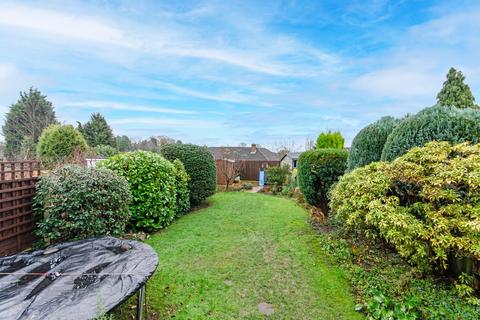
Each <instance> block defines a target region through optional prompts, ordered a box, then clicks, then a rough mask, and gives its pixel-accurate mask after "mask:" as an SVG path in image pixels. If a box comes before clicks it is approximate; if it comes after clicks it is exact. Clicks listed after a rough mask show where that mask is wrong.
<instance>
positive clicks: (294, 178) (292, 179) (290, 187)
mask: <svg viewBox="0 0 480 320" xmlns="http://www.w3.org/2000/svg"><path fill="white" fill-rule="evenodd" d="M297 187H298V171H297V169H296V168H295V169H293V170H292V171H291V172H290V174H289V175H288V176H287V180H286V182H285V186H284V187H283V189H282V194H283V195H285V196H289V197H293V195H294V191H295V189H296V188H297Z"/></svg>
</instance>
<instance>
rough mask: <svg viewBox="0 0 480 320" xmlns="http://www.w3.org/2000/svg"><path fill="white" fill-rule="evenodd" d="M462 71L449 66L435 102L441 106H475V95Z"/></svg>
mask: <svg viewBox="0 0 480 320" xmlns="http://www.w3.org/2000/svg"><path fill="white" fill-rule="evenodd" d="M464 81H465V76H464V75H463V73H462V71H457V70H456V69H455V68H450V70H449V71H448V74H447V80H446V81H445V82H444V83H443V88H442V90H441V91H440V92H439V93H438V95H437V103H438V104H439V105H442V106H449V107H457V108H461V109H463V108H475V107H476V105H475V97H474V96H473V94H472V91H471V90H470V87H469V86H468V84H466V83H465V82H464Z"/></svg>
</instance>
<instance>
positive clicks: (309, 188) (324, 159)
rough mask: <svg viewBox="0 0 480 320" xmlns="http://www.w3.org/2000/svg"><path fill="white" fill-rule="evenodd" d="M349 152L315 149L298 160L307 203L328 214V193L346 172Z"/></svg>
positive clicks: (299, 181) (302, 187)
mask: <svg viewBox="0 0 480 320" xmlns="http://www.w3.org/2000/svg"><path fill="white" fill-rule="evenodd" d="M347 158H348V151H346V150H343V149H315V150H310V151H306V152H303V153H302V154H300V157H299V159H298V164H297V169H298V184H299V186H300V190H301V191H302V193H303V195H304V196H305V199H306V200H307V202H308V203H309V204H311V205H313V206H317V207H320V208H321V209H322V211H323V212H324V213H325V214H326V213H327V212H328V192H329V190H330V188H331V187H332V185H333V184H334V183H335V182H336V181H337V180H338V178H339V177H340V176H341V175H342V174H343V173H344V172H345V168H346V166H347Z"/></svg>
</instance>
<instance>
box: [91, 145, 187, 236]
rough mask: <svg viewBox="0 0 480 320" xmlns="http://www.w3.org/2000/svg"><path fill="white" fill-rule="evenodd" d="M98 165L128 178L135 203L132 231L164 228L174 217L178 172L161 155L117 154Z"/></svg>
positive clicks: (132, 203) (131, 209)
mask: <svg viewBox="0 0 480 320" xmlns="http://www.w3.org/2000/svg"><path fill="white" fill-rule="evenodd" d="M99 166H101V167H105V168H108V169H110V170H113V171H115V172H116V173H117V174H119V175H121V176H123V177H125V178H126V179H127V181H128V184H129V185H130V191H131V193H132V196H133V200H132V202H131V204H130V211H131V212H132V218H131V221H130V225H131V227H132V229H133V230H135V231H137V230H144V231H151V230H155V229H161V228H163V227H165V226H167V225H168V224H170V222H171V221H172V220H173V219H174V218H175V216H176V215H177V213H178V211H181V209H180V210H179V209H178V203H177V189H176V185H177V176H176V174H177V169H176V168H175V166H174V165H173V164H172V163H170V162H169V161H168V160H166V159H165V158H163V157H162V156H161V155H159V154H156V153H153V152H148V151H135V152H127V153H121V154H117V155H115V156H113V157H110V158H108V159H106V160H104V161H102V162H100V163H99Z"/></svg>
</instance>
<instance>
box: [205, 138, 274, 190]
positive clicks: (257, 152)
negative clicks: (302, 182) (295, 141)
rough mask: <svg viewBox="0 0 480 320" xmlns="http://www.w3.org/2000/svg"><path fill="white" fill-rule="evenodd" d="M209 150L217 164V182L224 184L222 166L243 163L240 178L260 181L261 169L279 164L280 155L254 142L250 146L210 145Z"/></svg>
mask: <svg viewBox="0 0 480 320" xmlns="http://www.w3.org/2000/svg"><path fill="white" fill-rule="evenodd" d="M208 150H209V151H210V153H211V154H212V155H213V157H214V159H215V164H216V166H217V184H219V185H224V184H225V181H224V177H223V176H222V174H221V171H222V168H223V167H224V166H225V165H226V166H229V165H232V164H233V163H235V162H237V163H241V164H242V166H241V172H240V178H241V179H242V180H250V181H258V178H259V174H260V171H261V170H265V169H266V168H268V167H271V166H279V165H280V158H279V156H278V155H277V154H276V153H275V152H272V151H270V150H268V149H267V148H262V147H258V146H257V145H256V144H252V145H251V146H250V147H209V148H208Z"/></svg>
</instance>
